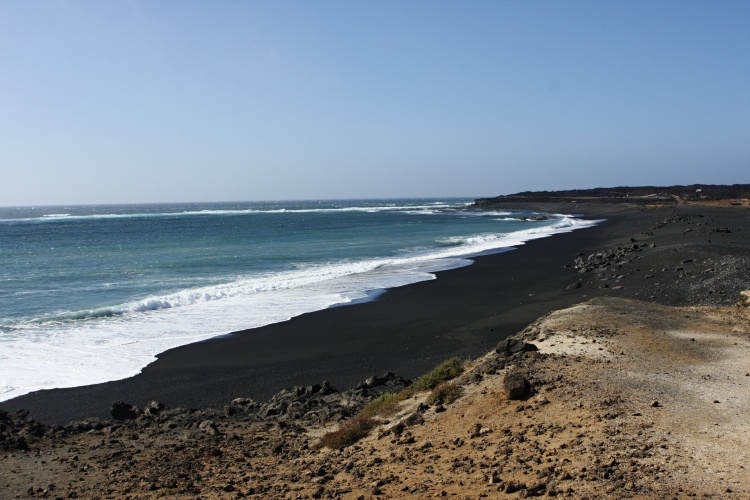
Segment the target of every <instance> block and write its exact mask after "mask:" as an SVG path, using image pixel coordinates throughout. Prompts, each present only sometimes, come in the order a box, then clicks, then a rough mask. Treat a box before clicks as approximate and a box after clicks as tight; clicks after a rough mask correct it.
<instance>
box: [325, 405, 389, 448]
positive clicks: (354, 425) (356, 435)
mask: <svg viewBox="0 0 750 500" xmlns="http://www.w3.org/2000/svg"><path fill="white" fill-rule="evenodd" d="M378 423H379V422H378V421H377V420H375V419H372V418H369V417H365V416H364V415H362V414H361V413H360V414H359V415H356V416H354V417H352V418H350V419H349V420H347V421H346V422H344V423H343V424H341V427H339V428H338V429H337V430H335V431H332V432H328V433H326V434H325V435H324V436H323V437H322V438H320V444H321V445H322V446H326V447H328V448H330V449H332V450H339V449H341V448H345V447H347V446H350V445H352V444H354V443H356V442H357V441H359V440H360V439H362V438H363V437H365V436H367V434H369V433H370V430H371V429H372V428H373V427H375V426H376V425H378Z"/></svg>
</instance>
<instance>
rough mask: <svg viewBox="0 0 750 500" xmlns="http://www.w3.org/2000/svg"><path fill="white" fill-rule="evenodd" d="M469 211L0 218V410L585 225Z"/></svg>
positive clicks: (415, 205)
mask: <svg viewBox="0 0 750 500" xmlns="http://www.w3.org/2000/svg"><path fill="white" fill-rule="evenodd" d="M470 201H471V200H468V199H466V200H464V199H447V200H446V199H433V200H423V199H420V200H368V201H300V202H245V203H202V204H195V203H193V204H182V205H179V204H168V205H132V206H124V205H117V206H80V207H39V208H37V207H22V208H0V400H4V399H9V398H11V397H15V396H18V395H21V394H24V393H27V392H30V391H33V390H37V389H42V388H51V387H69V386H77V385H84V384H89V383H96V382H103V381H107V380H116V379H119V378H123V377H127V376H131V375H134V374H136V373H138V371H140V369H141V368H143V367H144V366H145V365H146V364H148V363H149V362H151V361H153V359H155V358H154V356H155V355H156V354H158V353H160V352H163V351H165V350H167V349H169V348H172V347H175V346H178V345H183V344H186V343H190V342H195V341H199V340H203V339H206V338H210V337H212V336H216V335H221V334H225V333H229V332H232V331H237V330H241V329H245V328H253V327H258V326H262V325H265V324H269V323H274V322H278V321H284V320H286V319H288V318H291V317H294V316H297V315H299V314H302V313H305V312H310V311H315V310H319V309H323V308H325V307H329V306H331V305H334V304H342V303H347V302H350V301H352V300H357V299H361V298H363V297H367V295H368V293H369V292H371V291H373V290H378V289H384V288H391V287H394V286H401V285H405V284H408V283H414V282H417V281H423V280H428V279H433V278H434V274H432V273H434V272H435V271H438V270H442V269H449V268H453V267H458V266H461V265H467V264H468V263H469V261H467V260H466V259H465V257H466V256H469V255H474V254H478V253H482V252H486V251H496V250H500V249H503V248H508V247H510V246H513V245H518V244H521V243H522V242H523V241H526V240H528V239H532V238H536V237H542V236H547V235H550V234H554V233H556V232H560V231H569V230H572V229H575V228H577V227H583V226H586V225H589V224H590V223H588V222H583V221H578V220H576V219H574V218H572V217H567V216H562V215H554V216H552V217H550V218H549V219H548V220H543V221H528V220H520V219H521V218H522V217H524V216H528V215H531V214H530V213H521V212H513V213H511V212H509V211H473V210H472V211H467V210H465V209H464V207H465V205H466V204H468V203H469V202H470ZM40 367H43V368H44V369H40Z"/></svg>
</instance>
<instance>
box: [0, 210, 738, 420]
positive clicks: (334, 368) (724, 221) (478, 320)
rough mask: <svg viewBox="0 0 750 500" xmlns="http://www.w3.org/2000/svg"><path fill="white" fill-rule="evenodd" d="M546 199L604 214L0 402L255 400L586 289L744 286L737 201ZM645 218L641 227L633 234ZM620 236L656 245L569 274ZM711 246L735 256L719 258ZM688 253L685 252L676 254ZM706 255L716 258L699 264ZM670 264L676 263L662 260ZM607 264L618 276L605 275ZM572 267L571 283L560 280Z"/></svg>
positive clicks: (464, 334) (432, 345)
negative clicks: (658, 204) (574, 202)
mask: <svg viewBox="0 0 750 500" xmlns="http://www.w3.org/2000/svg"><path fill="white" fill-rule="evenodd" d="M547 208H548V209H549V210H550V211H562V212H567V213H570V212H572V211H576V212H585V213H586V214H587V218H593V219H599V218H606V219H607V221H606V222H603V223H601V224H600V225H598V226H596V227H594V228H590V229H582V230H578V231H575V232H573V233H566V234H560V235H555V236H553V237H550V238H544V239H541V240H535V241H532V242H529V243H527V244H526V245H523V246H522V247H520V248H519V249H517V250H513V251H509V252H504V253H500V254H495V255H488V256H483V257H478V258H476V259H474V260H475V263H474V264H473V265H471V266H468V267H464V268H461V269H454V270H450V271H445V272H441V273H438V278H437V279H436V280H433V281H428V282H422V283H416V284H413V285H408V286H404V287H400V288H396V289H392V290H389V291H388V292H387V293H385V294H383V295H381V296H380V297H379V298H378V299H377V300H375V301H373V302H367V303H361V304H355V305H351V306H346V307H336V308H332V309H327V310H324V311H318V312H315V313H310V314H305V315H302V316H299V317H297V318H294V319H292V320H289V321H286V322H284V323H278V324H274V325H269V326H266V327H262V328H257V329H253V330H248V331H244V332H238V333H235V334H232V335H228V336H225V337H222V338H217V339H213V340H209V341H205V342H201V343H197V344H192V345H188V346H183V347H179V348H176V349H172V350H170V351H167V352H165V353H163V354H161V355H159V357H158V360H157V361H155V362H154V363H152V364H151V365H149V366H148V367H146V368H145V369H144V370H143V372H142V373H141V374H139V375H137V376H135V377H131V378H128V379H125V380H121V381H116V382H108V383H104V384H97V385H92V386H85V387H77V388H71V389H55V390H48V391H39V392H36V393H32V394H28V395H26V396H21V397H19V398H15V399H13V400H10V401H6V402H3V403H0V407H2V408H3V409H5V410H8V411H14V410H16V409H19V408H27V409H29V410H31V416H32V417H33V418H35V419H37V420H40V421H42V422H44V423H48V424H53V423H55V424H66V423H68V422H69V421H71V420H80V419H83V418H87V417H108V416H109V415H108V409H109V407H110V404H111V402H112V401H114V400H118V399H119V400H123V401H127V402H129V403H132V404H135V405H138V406H144V405H145V404H147V403H148V402H149V401H151V400H153V399H156V400H159V401H161V402H163V403H164V404H166V405H168V406H170V407H177V406H189V407H206V406H213V407H220V406H222V405H225V404H228V403H229V402H230V401H231V400H232V399H233V398H235V397H238V396H246V397H252V398H254V399H256V400H264V399H267V398H268V397H270V396H271V395H272V394H274V393H276V392H277V391H279V390H280V389H282V388H284V387H290V386H294V385H309V384H312V383H320V382H322V381H323V380H327V381H329V382H330V383H331V384H332V385H333V386H334V387H337V388H339V389H346V388H349V387H352V386H354V385H356V384H357V383H358V382H360V381H361V380H364V379H365V378H367V377H368V376H370V375H373V374H382V373H383V372H386V371H392V372H396V373H398V374H400V375H403V376H406V377H416V376H417V375H419V374H420V373H423V372H425V371H426V370H428V369H429V368H431V367H432V366H434V365H435V364H436V363H437V362H439V361H442V360H443V359H446V358H449V357H451V356H456V355H458V356H464V357H469V356H475V355H478V354H481V353H484V352H486V351H487V350H489V349H490V348H491V347H492V346H494V345H495V344H496V343H497V342H498V341H499V340H501V339H503V338H505V337H506V336H508V335H512V334H514V333H516V332H517V331H519V330H521V329H522V328H523V327H524V326H526V325H527V324H528V323H530V322H531V321H533V320H535V319H536V318H538V317H539V316H541V315H543V314H545V313H547V312H549V311H552V310H555V309H560V308H562V307H566V306H568V305H571V304H574V303H577V302H580V301H582V300H585V299H587V298H589V297H592V296H595V295H612V296H625V297H636V298H645V299H647V298H650V297H653V300H656V301H657V302H662V303H668V304H679V303H694V304H698V303H731V302H733V301H734V300H735V299H736V296H737V293H738V292H739V290H741V289H747V288H750V278H749V277H748V272H750V271H748V268H749V267H750V266H747V265H745V267H744V268H742V266H743V265H744V264H747V260H746V259H747V258H748V255H750V253H749V252H748V247H749V245H750V242H749V241H748V239H747V238H748V236H750V224H748V219H749V218H750V211H748V210H747V209H743V208H709V207H698V206H690V207H688V206H673V207H667V208H660V209H653V210H645V211H641V210H636V209H633V208H631V207H625V206H596V205H589V206H586V207H575V210H571V209H570V205H567V206H548V207H547ZM678 213H680V214H689V215H690V217H688V218H685V219H684V220H673V221H672V222H669V223H667V224H665V225H664V227H661V228H657V229H654V227H655V226H654V224H655V223H656V222H657V221H662V220H665V219H669V218H674V217H675V215H676V214H678ZM698 214H700V215H704V217H703V218H698V217H697V215H698ZM717 227H731V228H732V232H731V233H725V232H722V233H715V232H712V231H713V230H714V229H715V228H717ZM688 229H689V231H688ZM649 232H651V233H653V234H652V235H648V234H644V233H649ZM631 238H634V239H636V240H638V243H639V244H642V243H655V244H656V245H657V246H656V247H654V248H650V247H647V248H646V249H644V250H643V251H642V252H640V253H638V258H637V259H635V260H634V261H633V262H632V263H630V264H627V265H624V266H623V267H622V268H621V269H618V270H616V271H614V270H613V271H612V272H599V273H597V272H589V273H585V274H581V273H578V272H576V271H575V270H574V269H572V265H573V260H574V259H575V257H576V255H577V254H578V253H579V252H581V253H583V254H584V256H586V255H588V254H591V253H594V252H596V251H598V250H601V249H608V248H616V247H618V246H629V245H632V242H631ZM708 240H711V242H710V243H709V242H708ZM720 255H722V256H725V257H726V259H725V260H727V259H728V260H729V261H733V262H734V264H732V265H734V266H735V268H731V269H730V267H731V266H729V267H727V266H724V267H721V266H722V264H721V263H719V262H718V260H717V259H718V256H720ZM688 259H692V262H690V263H688V264H682V261H683V260H688ZM711 259H714V260H716V261H717V263H716V265H713V266H712V267H713V268H714V270H713V271H709V272H707V273H706V272H704V271H706V269H709V267H706V266H709V265H710V264H711V262H709V261H710V260H711ZM743 259H744V260H743ZM704 264H705V265H704ZM566 265H568V266H569V267H567V268H566V267H565V266H566ZM701 266H702V267H701ZM679 267H683V269H682V270H676V269H677V268H679ZM685 268H687V269H685ZM740 268H742V269H740ZM743 269H744V270H743ZM693 271H695V272H693ZM686 273H688V274H686ZM743 273H744V274H743ZM617 275H619V276H623V278H622V279H620V280H619V281H618V280H617V278H616V276H617ZM649 276H650V277H649ZM579 279H581V280H582V286H581V287H580V288H576V289H568V288H567V287H568V285H570V284H571V283H574V282H575V281H578V280H579ZM676 282H677V283H676ZM604 284H606V285H607V287H606V288H603V286H604ZM620 286H621V287H622V288H614V287H620ZM709 291H711V293H709ZM39 369H44V368H43V367H39Z"/></svg>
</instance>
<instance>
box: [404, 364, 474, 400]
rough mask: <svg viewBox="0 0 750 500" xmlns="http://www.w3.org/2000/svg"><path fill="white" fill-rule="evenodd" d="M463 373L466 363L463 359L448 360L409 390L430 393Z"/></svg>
mask: <svg viewBox="0 0 750 500" xmlns="http://www.w3.org/2000/svg"><path fill="white" fill-rule="evenodd" d="M463 371H464V362H463V361H461V358H450V359H446V360H445V361H443V362H442V363H440V364H439V365H437V366H436V367H435V368H433V369H432V371H431V372H430V373H428V374H426V375H422V376H421V377H419V378H418V379H417V381H416V382H414V384H412V385H411V386H409V388H408V389H407V390H409V389H412V390H413V392H419V391H429V390H430V389H434V388H435V387H437V386H438V385H440V383H442V382H446V381H448V380H451V379H454V378H456V377H458V376H459V375H461V373H462V372H463Z"/></svg>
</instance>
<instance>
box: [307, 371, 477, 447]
mask: <svg viewBox="0 0 750 500" xmlns="http://www.w3.org/2000/svg"><path fill="white" fill-rule="evenodd" d="M463 370H464V363H463V361H461V359H460V358H457V357H456V358H450V359H447V360H445V361H443V362H442V363H440V364H439V365H437V366H436V367H435V368H433V369H432V371H430V372H429V373H428V374H426V375H423V376H421V377H419V378H418V379H417V381H416V382H414V383H413V384H412V385H410V386H409V387H407V388H406V389H404V390H403V391H400V392H396V393H392V392H390V393H386V394H382V395H380V396H378V397H377V398H375V399H373V400H372V401H370V403H369V404H368V405H367V406H365V408H364V409H363V410H362V411H361V412H359V413H358V414H357V415H356V416H354V417H352V418H351V419H349V420H347V421H346V422H344V423H343V424H342V425H341V427H339V428H338V429H337V430H335V431H332V432H329V433H327V434H325V435H324V436H323V437H322V438H321V439H320V443H319V444H320V446H325V447H327V448H331V449H334V450H337V449H340V448H345V447H346V446H349V445H352V444H354V443H356V442H357V441H359V440H360V439H362V438H363V437H365V436H367V434H368V433H369V432H370V430H371V429H372V428H373V427H375V426H376V425H377V424H378V421H377V420H376V419H375V418H374V417H377V416H383V417H386V416H389V415H392V414H394V413H395V412H396V410H397V409H398V405H399V403H401V402H402V401H404V400H405V399H407V398H409V397H411V396H413V395H414V394H416V393H417V392H421V391H429V390H432V389H435V390H434V391H433V394H431V395H430V398H432V397H433V395H434V397H435V398H440V401H441V402H442V403H443V404H450V403H452V402H453V401H455V400H456V399H458V397H459V396H460V395H461V388H460V387H459V386H457V385H454V384H446V383H445V382H446V381H448V380H451V379H454V378H456V377H457V376H458V375H460V374H461V373H462V372H463ZM441 384H442V385H441ZM435 401H437V399H435ZM430 404H433V403H430Z"/></svg>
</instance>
